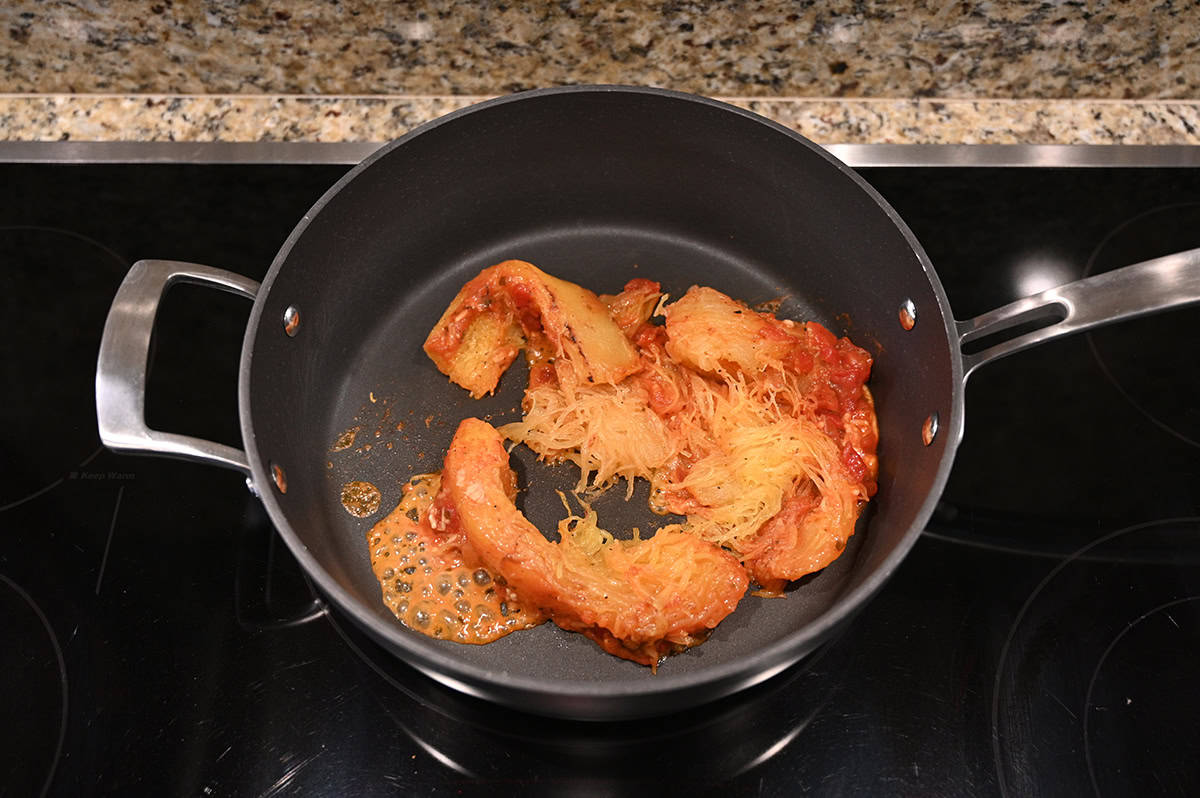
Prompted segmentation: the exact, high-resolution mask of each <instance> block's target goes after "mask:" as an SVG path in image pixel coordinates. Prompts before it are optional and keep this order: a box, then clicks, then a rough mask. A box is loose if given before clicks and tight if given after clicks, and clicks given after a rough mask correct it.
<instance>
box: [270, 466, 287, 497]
mask: <svg viewBox="0 0 1200 798" xmlns="http://www.w3.org/2000/svg"><path fill="white" fill-rule="evenodd" d="M271 481H272V482H274V483H275V487H276V488H278V489H279V492H280V493H287V474H285V473H283V469H282V468H280V467H279V464H278V463H271Z"/></svg>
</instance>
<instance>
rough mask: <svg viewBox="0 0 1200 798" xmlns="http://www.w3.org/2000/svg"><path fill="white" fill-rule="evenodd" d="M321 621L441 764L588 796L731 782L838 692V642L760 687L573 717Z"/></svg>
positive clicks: (396, 719) (339, 623)
mask: <svg viewBox="0 0 1200 798" xmlns="http://www.w3.org/2000/svg"><path fill="white" fill-rule="evenodd" d="M329 621H330V622H331V623H332V625H333V628H334V629H335V630H337V633H338V634H339V635H340V636H341V637H342V639H343V640H345V642H346V644H347V645H348V646H349V647H350V648H351V649H352V650H353V651H354V652H355V653H356V654H357V655H358V656H359V657H360V658H361V659H362V661H363V662H364V663H366V664H367V665H368V666H369V667H370V669H371V670H372V671H374V672H375V673H376V674H377V675H378V676H380V677H381V678H382V682H375V684H376V685H378V687H376V688H375V689H372V693H373V695H374V697H375V700H376V701H378V703H379V706H380V708H381V709H382V710H383V711H384V712H385V713H386V714H387V716H388V717H389V718H390V719H391V721H392V722H393V723H394V724H395V725H396V727H397V728H399V729H401V730H402V731H403V732H404V733H405V734H406V735H408V736H409V737H410V738H412V740H413V741H414V742H415V743H416V744H417V745H418V746H419V747H420V748H421V749H422V750H424V751H426V752H428V753H429V754H430V755H431V756H433V757H434V758H435V759H437V760H438V761H439V762H441V763H442V764H443V765H445V766H446V767H448V768H450V769H452V770H454V771H456V772H458V773H460V774H462V775H463V776H466V777H469V778H474V779H483V780H486V781H495V780H498V779H501V778H504V779H515V780H516V781H517V783H520V782H521V781H522V780H527V781H529V782H530V783H532V782H533V781H541V782H544V783H564V784H565V783H570V784H572V785H573V788H579V789H584V790H585V791H587V790H594V789H601V788H602V787H605V786H607V788H609V789H612V788H615V787H616V786H618V785H625V786H626V787H628V786H630V785H633V784H638V783H642V784H646V785H649V784H652V783H654V782H655V781H657V780H658V779H660V778H661V777H662V776H663V775H664V774H671V778H672V779H673V780H674V781H675V783H676V784H677V786H680V787H682V786H684V785H707V784H715V783H720V782H724V781H728V780H730V779H733V778H735V777H737V776H739V775H741V774H742V773H744V772H746V771H748V770H750V769H752V768H754V767H756V766H758V765H761V764H763V763H764V762H766V761H768V760H769V759H770V758H771V757H773V756H775V755H776V754H779V753H780V752H781V751H783V750H784V749H785V748H786V747H787V746H788V745H790V744H792V743H793V741H796V740H797V738H801V740H802V734H803V732H804V730H805V727H806V726H807V725H808V723H809V722H810V721H811V720H812V719H813V718H814V717H815V716H816V715H817V714H818V713H819V712H821V711H822V709H823V707H824V706H825V705H826V704H828V703H829V701H830V700H831V698H832V696H833V695H834V694H835V693H836V684H837V675H836V674H837V672H838V671H839V670H841V669H842V668H844V664H842V665H840V666H839V664H838V661H839V659H841V658H842V657H843V656H844V652H842V651H841V650H840V649H839V648H838V643H837V641H836V640H835V641H833V642H831V643H828V644H826V646H824V647H823V648H822V649H821V650H819V651H818V652H817V653H815V654H814V655H812V656H811V657H809V658H808V659H806V660H805V661H804V662H801V663H799V664H798V665H796V666H793V667H792V668H789V669H788V670H787V671H785V672H784V673H783V674H781V675H779V676H777V677H775V678H772V679H770V680H768V681H767V682H766V683H764V684H763V685H760V686H758V687H755V688H752V689H750V690H748V691H746V692H744V693H741V694H740V695H739V696H735V697H732V698H726V699H723V700H720V701H717V702H715V703H712V704H708V705H705V706H703V707H700V708H698V709H694V710H688V711H685V712H680V713H677V714H674V715H669V716H665V717H655V718H650V719H642V720H638V721H624V722H620V723H594V722H574V721H567V720H558V719H552V718H542V717H536V716H532V715H527V714H525V713H522V712H520V711H517V710H513V709H507V708H503V707H498V706H496V705H493V704H490V703H488V702H485V701H482V700H479V699H475V698H471V697H468V696H464V695H462V694H460V693H457V692H455V691H452V690H450V689H448V688H446V687H443V686H442V685H440V684H437V683H436V682H434V681H433V680H431V679H429V678H427V677H425V676H423V675H421V674H419V673H417V672H415V671H414V670H413V669H412V668H410V667H408V666H407V665H405V664H403V663H401V662H400V661H399V660H397V659H396V658H395V657H394V656H393V655H391V654H389V653H388V652H386V651H384V650H383V649H381V648H380V647H379V646H378V645H376V644H375V643H374V642H372V641H371V640H369V639H368V638H367V637H366V636H365V635H363V634H362V633H361V632H359V631H358V630H357V628H356V627H355V626H354V625H353V624H352V623H350V622H349V621H347V620H345V619H344V618H343V617H342V616H341V615H340V613H338V612H337V611H336V610H331V611H330V614H329ZM389 688H390V689H389ZM796 744H798V745H799V744H803V743H802V742H797V743H796ZM698 752H705V753H704V755H703V756H697V754H698ZM504 774H507V775H504Z"/></svg>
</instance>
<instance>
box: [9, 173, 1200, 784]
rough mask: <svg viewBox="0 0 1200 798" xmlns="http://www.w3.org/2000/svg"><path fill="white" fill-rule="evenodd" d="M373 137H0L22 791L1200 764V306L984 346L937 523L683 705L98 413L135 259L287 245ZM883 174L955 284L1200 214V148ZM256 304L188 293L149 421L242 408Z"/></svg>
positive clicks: (878, 777) (221, 420) (978, 775)
mask: <svg viewBox="0 0 1200 798" xmlns="http://www.w3.org/2000/svg"><path fill="white" fill-rule="evenodd" d="M344 171H345V167H340V166H297V165H291V166H279V165H276V166H249V165H243V166H196V165H191V166H189V165H70V166H68V165H16V164H4V165H0V185H3V186H4V187H5V190H4V191H3V192H0V330H2V337H0V369H2V374H3V376H2V379H0V418H2V419H3V421H4V423H3V425H2V426H0V469H2V471H0V473H2V475H3V477H2V478H0V640H2V641H3V644H0V673H2V674H3V675H4V678H5V679H6V680H7V682H8V684H7V685H6V689H4V690H3V691H0V696H2V697H0V718H3V719H4V722H3V723H2V724H0V742H2V744H0V794H3V795H14V796H18V795H29V794H38V793H39V792H49V793H51V794H56V795H80V794H91V793H122V794H129V793H138V794H156V795H161V794H166V795H181V794H182V795H277V794H303V795H347V794H354V795H374V794H383V793H393V792H397V791H399V792H402V793H403V792H409V793H412V792H416V793H433V794H458V793H461V792H465V793H473V792H484V791H487V792H494V791H497V790H498V791H500V792H502V793H508V792H522V793H547V794H564V793H567V794H602V795H603V794H621V793H627V792H631V791H635V790H638V789H639V788H640V789H642V790H645V789H650V788H654V789H658V790H663V789H671V790H672V791H674V790H681V791H688V792H698V793H718V794H722V795H726V794H730V795H741V794H753V795H790V794H793V793H794V792H796V791H798V790H799V789H810V790H815V791H818V792H819V794H859V793H863V792H869V793H877V794H901V795H913V794H919V795H943V794H944V795H980V794H996V793H1002V794H1022V795H1023V794H1045V795H1077V794H1086V793H1093V792H1098V793H1101V794H1105V795H1111V794H1138V795H1147V794H1166V795H1195V794H1200V757H1197V751H1200V690H1197V689H1196V675H1197V673H1198V665H1197V663H1200V379H1198V378H1197V375H1196V370H1195V367H1194V366H1195V362H1196V357H1195V354H1194V352H1195V345H1196V343H1197V341H1198V337H1197V333H1196V330H1197V327H1198V325H1197V322H1200V311H1196V310H1185V311H1179V312H1175V313H1172V314H1167V315H1163V316H1160V317H1155V318H1150V319H1143V320H1139V321H1135V322H1131V323H1128V324H1125V325H1121V326H1119V327H1113V328H1107V329H1104V330H1101V331H1098V332H1096V333H1095V334H1092V335H1087V336H1077V337H1075V338H1071V339H1066V340H1061V341H1058V342H1053V343H1050V344H1048V345H1045V346H1043V347H1040V348H1037V349H1034V350H1031V351H1028V352H1026V353H1021V354H1018V355H1015V356H1013V357H1011V358H1008V359H1006V360H1003V361H1000V362H998V363H995V364H993V365H989V366H988V367H986V368H984V369H982V370H981V371H980V372H979V373H978V374H977V375H976V376H974V377H973V378H972V380H971V383H970V385H969V387H968V390H967V419H968V420H967V427H966V437H965V440H964V442H963V445H962V447H961V449H960V450H959V455H958V458H957V461H956V464H955V468H954V471H953V474H952V476H951V479H950V482H949V485H948V487H947V489H946V491H945V493H944V495H943V500H942V502H941V504H940V505H939V508H938V511H937V513H936V515H935V517H934V519H933V520H932V521H931V523H930V525H929V528H928V530H927V531H926V533H925V534H924V536H923V537H922V539H921V540H920V542H919V543H918V544H917V546H916V548H915V549H914V550H913V552H912V554H911V555H910V557H909V558H908V559H907V561H906V562H905V564H904V565H903V566H902V567H901V569H900V570H899V571H898V573H897V574H896V576H895V578H894V579H893V580H892V581H891V582H890V583H889V584H888V585H887V587H886V588H885V589H884V590H883V592H882V593H881V594H880V595H879V596H878V597H877V598H876V599H875V600H874V601H873V602H872V603H871V604H870V605H869V606H868V607H867V608H866V610H865V611H863V612H862V613H861V615H860V616H859V617H858V618H857V619H856V620H855V621H854V622H853V623H852V624H851V625H850V626H849V627H848V628H847V629H846V630H845V631H844V632H843V633H842V634H841V635H840V636H839V637H838V638H836V639H835V640H834V641H833V642H831V643H829V644H827V645H826V646H825V647H824V648H822V649H821V650H820V651H819V652H818V653H817V654H816V655H814V656H813V657H810V658H809V659H808V660H806V661H804V662H801V663H800V664H798V665H797V666H795V667H793V668H791V669H790V670H788V671H786V672H785V673H783V674H782V675H780V676H778V677H776V678H774V679H772V680H770V681H769V682H768V683H766V684H763V685H761V686H759V687H757V688H754V689H752V690H750V691H747V692H744V693H742V694H740V695H736V696H733V697H731V698H728V699H724V700H722V701H719V702H717V703H715V704H712V705H709V706H706V707H701V708H698V709H696V710H692V711H690V712H687V713H684V714H682V715H678V716H672V717H668V718H655V719H650V720H645V721H639V722H636V723H621V724H586V723H570V722H566V721H551V720H545V719H540V718H535V717H531V716H525V715H522V714H520V713H516V712H513V711H509V710H500V709H497V708H494V707H491V706H489V705H487V704H484V703H482V702H480V701H478V700H475V699H472V698H468V697H465V696H461V695H458V694H455V693H453V692H451V691H449V690H447V689H446V688H443V687H441V686H439V685H437V684H435V683H433V682H432V681H430V680H429V679H427V678H426V677H424V676H422V675H420V674H418V673H416V672H415V671H413V670H412V669H410V668H408V667H407V666H405V665H403V664H401V663H399V662H397V661H395V660H393V659H391V658H390V657H388V656H387V655H386V654H383V653H381V652H380V651H379V650H378V649H377V648H376V647H375V646H374V645H373V644H372V643H370V642H369V641H367V640H365V639H364V638H363V637H362V636H361V635H360V634H358V633H357V632H356V631H355V630H354V629H353V628H351V626H350V625H349V624H348V622H347V621H345V620H344V619H343V618H341V617H339V616H337V615H335V614H320V613H316V614H314V613H313V612H312V609H313V605H312V601H313V596H312V594H311V592H310V591H309V588H308V586H307V583H306V582H305V581H304V578H303V576H302V575H301V573H300V571H299V568H298V566H297V565H296V563H295V562H294V560H292V558H291V555H290V554H289V553H288V552H287V550H286V548H285V547H284V546H283V545H282V543H281V542H280V541H279V540H278V539H277V537H276V536H275V534H274V533H273V531H272V530H271V527H270V522H269V520H268V519H267V517H266V515H265V513H264V511H263V510H262V508H261V506H260V505H259V503H258V502H257V500H256V499H255V498H253V497H252V496H251V495H250V494H249V492H248V491H247V490H246V488H245V486H244V485H243V483H242V480H241V478H240V477H238V476H237V475H235V474H234V473H232V472H224V471H221V470H218V469H213V468H207V467H203V466H199V465H193V464H187V463H181V462H175V461H168V460H161V459H149V458H137V457H128V456H117V455H114V454H111V453H109V452H107V451H105V450H102V449H101V447H100V444H99V440H98V437H97V434H96V429H95V411H94V405H93V399H92V390H93V386H92V381H93V375H94V369H95V356H96V349H97V345H98V342H99V337H100V331H101V328H102V326H103V322H104V317H105V313H106V312H107V308H108V304H109V302H110V300H111V298H112V295H113V293H114V291H115V290H116V287H117V285H118V283H119V282H120V279H121V277H122V276H123V274H124V272H125V270H126V269H127V268H128V266H129V264H130V263H132V262H133V261H134V260H136V259H138V258H141V257H161V258H171V259H177V260H190V261H197V262H202V263H210V264H212V265H215V266H221V267H224V268H228V269H231V270H234V271H238V272H242V273H244V274H247V275H249V276H252V277H256V278H261V277H262V275H263V274H264V273H265V271H266V269H267V266H268V265H269V263H270V261H271V259H272V257H273V255H274V253H275V250H276V249H277V248H278V246H279V245H280V244H281V243H282V241H283V239H284V238H285V237H286V235H287V233H288V232H289V231H290V229H291V227H292V226H293V224H294V223H295V222H296V221H297V220H299V219H300V217H301V216H302V215H303V214H304V212H305V211H306V210H307V209H308V207H309V206H310V205H311V203H312V202H313V201H314V200H315V199H316V198H317V197H318V196H319V195H320V194H321V193H322V192H323V191H324V189H325V188H327V187H328V186H329V185H330V184H331V183H332V182H333V181H334V180H335V179H336V178H337V177H338V176H340V175H341V174H342V173H343V172H344ZM863 172H864V174H865V175H866V177H867V179H868V180H869V181H870V182H872V183H873V184H874V185H876V187H878V188H879V190H880V191H881V192H882V193H883V194H884V196H885V197H887V198H888V200H889V201H891V202H892V203H893V205H894V206H895V207H896V208H897V210H898V211H899V212H900V214H901V215H902V216H903V217H904V218H905V219H906V220H907V221H908V222H909V224H910V226H911V227H912V228H913V230H914V231H915V233H916V234H917V237H918V238H919V239H920V240H921V242H922V243H923V244H924V246H925V248H926V250H927V251H928V253H929V255H930V257H931V259H932V261H933V263H934V265H935V266H936V267H937V269H938V271H939V274H940V276H941V278H942V280H943V282H944V284H945V287H946V291H947V293H948V295H949V297H950V301H951V304H952V305H953V307H954V308H955V311H956V313H957V315H958V316H959V318H965V317H968V316H971V315H974V314H977V313H980V312H983V311H985V310H989V309H991V308H993V307H996V306H999V305H1001V304H1004V303H1006V302H1009V301H1011V300H1013V299H1015V298H1017V297H1019V296H1021V295H1023V294H1025V293H1029V292H1032V291H1036V290H1040V289H1041V288H1045V287H1048V286H1050V285H1053V284H1057V283H1060V282H1064V281H1066V280H1070V279H1074V278H1077V277H1080V276H1083V275H1084V274H1086V273H1095V272H1098V271H1103V270H1106V269H1109V268H1112V267H1114V266H1117V265H1120V264H1122V263H1129V262H1134V261H1137V260H1142V259H1146V258H1149V257H1153V256H1157V255H1161V254H1165V253H1167V252H1170V251H1173V250H1176V249H1184V248H1190V247H1197V246H1200V169H1192V170H1189V169H1162V168H1133V169H1103V168H1101V169H1050V168H1038V169H988V168H938V169H921V168H898V167H897V168H880V169H873V170H863ZM248 312H249V306H248V303H245V302H244V301H242V300H238V299H236V298H232V297H227V296H224V295H217V294H214V292H203V293H201V292H195V291H193V290H189V289H187V288H181V289H178V290H175V291H173V292H172V293H171V294H170V296H169V298H168V299H167V300H166V302H165V304H164V307H163V311H162V317H161V318H162V321H161V323H160V334H159V337H158V341H157V348H156V354H155V358H154V367H153V370H152V375H151V380H150V387H149V397H150V399H149V402H150V407H149V420H150V422H151V424H152V425H153V426H158V427H160V428H165V429H171V430H174V431H180V432H188V433H192V434H199V435H202V436H204V437H209V438H213V439H216V440H220V441H223V442H227V443H232V444H235V445H236V444H238V443H239V441H238V430H237V423H236V414H237V409H236V385H235V380H236V372H237V357H238V350H239V348H240V342H241V340H240V337H241V332H242V329H243V326H244V324H245V321H246V318H247V315H248Z"/></svg>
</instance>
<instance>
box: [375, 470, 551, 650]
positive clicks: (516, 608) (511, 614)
mask: <svg viewBox="0 0 1200 798" xmlns="http://www.w3.org/2000/svg"><path fill="white" fill-rule="evenodd" d="M440 484H441V476H440V475H439V474H421V475H418V476H415V477H413V478H412V479H411V480H409V481H408V483H406V484H405V486H404V496H403V498H401V500H400V504H398V505H397V506H396V509H395V510H393V511H392V512H391V513H389V514H388V515H387V517H385V518H384V519H383V520H382V521H380V522H379V523H377V524H376V525H375V526H374V527H372V528H371V531H370V532H368V533H367V543H368V544H369V545H370V548H371V551H370V554H371V569H372V570H373V571H374V572H375V577H376V578H377V579H378V580H379V584H380V587H381V588H382V590H383V602H384V604H386V605H387V606H388V608H389V609H390V610H391V611H392V613H393V614H395V616H396V617H397V618H399V619H400V622H401V623H403V624H404V625H405V626H407V627H409V628H411V629H414V630H416V631H418V632H420V633H422V634H425V635H428V636H430V637H436V638H439V639H443V640H455V641H457V642H459V643H490V642H491V641H493V640H496V639H498V638H501V637H503V636H504V635H506V634H508V633H509V632H515V631H517V630H518V629H528V628H529V627H531V626H537V625H538V624H539V623H541V622H542V621H544V620H545V617H544V616H543V615H542V614H541V613H540V612H538V611H537V610H536V609H533V608H525V607H522V606H521V604H520V601H519V599H517V597H516V596H515V595H514V594H513V593H512V592H511V591H510V590H508V589H507V588H506V587H504V585H502V584H499V583H497V581H496V580H495V579H494V578H493V576H492V574H491V573H490V572H488V570H487V569H486V568H483V567H481V566H479V565H476V564H472V563H469V562H467V561H466V559H465V558H464V556H463V551H462V548H461V544H462V543H463V542H464V541H463V540H462V538H461V537H460V536H457V535H451V534H443V533H439V532H435V531H434V529H433V528H432V527H431V526H430V525H429V507H430V505H431V504H432V503H433V498H434V496H435V495H436V494H437V491H438V487H439V486H440Z"/></svg>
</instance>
